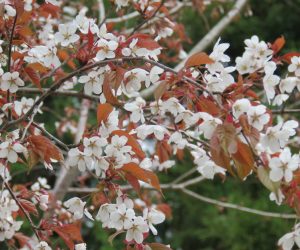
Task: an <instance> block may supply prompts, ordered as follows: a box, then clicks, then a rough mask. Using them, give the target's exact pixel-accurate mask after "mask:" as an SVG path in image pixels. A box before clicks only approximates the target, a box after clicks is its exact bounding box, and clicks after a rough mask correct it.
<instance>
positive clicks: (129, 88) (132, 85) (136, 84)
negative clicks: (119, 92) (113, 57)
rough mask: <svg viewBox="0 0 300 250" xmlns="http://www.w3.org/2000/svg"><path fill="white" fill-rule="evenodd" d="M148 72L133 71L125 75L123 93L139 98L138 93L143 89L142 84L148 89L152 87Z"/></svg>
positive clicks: (142, 70)
mask: <svg viewBox="0 0 300 250" xmlns="http://www.w3.org/2000/svg"><path fill="white" fill-rule="evenodd" d="M148 74H149V73H148V72H147V71H146V70H144V69H139V68H136V69H132V70H130V71H127V72H126V73H125V74H124V80H123V82H122V87H123V91H124V93H125V94H126V95H128V96H138V95H139V94H138V91H139V90H140V89H141V87H142V85H141V84H142V83H145V86H146V87H147V88H148V87H149V85H150V79H149V76H148Z"/></svg>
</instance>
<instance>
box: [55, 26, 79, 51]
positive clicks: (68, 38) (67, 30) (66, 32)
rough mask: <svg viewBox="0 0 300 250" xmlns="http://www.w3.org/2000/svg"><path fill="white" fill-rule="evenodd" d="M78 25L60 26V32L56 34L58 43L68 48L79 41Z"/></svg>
mask: <svg viewBox="0 0 300 250" xmlns="http://www.w3.org/2000/svg"><path fill="white" fill-rule="evenodd" d="M76 30H77V25H76V24H75V23H73V22H72V23H67V24H59V25H58V32H57V33H55V35H54V36H55V41H56V43H60V44H61V46H64V47H67V46H69V45H70V44H72V43H75V42H77V41H78V40H79V38H80V37H79V35H77V34H76Z"/></svg>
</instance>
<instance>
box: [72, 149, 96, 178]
mask: <svg viewBox="0 0 300 250" xmlns="http://www.w3.org/2000/svg"><path fill="white" fill-rule="evenodd" d="M68 156H69V160H68V163H69V165H70V166H71V167H75V166H78V169H79V170H80V171H81V172H83V171H85V170H86V169H87V168H88V169H91V167H92V165H93V159H92V157H91V152H88V153H87V152H81V151H79V149H78V148H72V149H70V151H69V153H68Z"/></svg>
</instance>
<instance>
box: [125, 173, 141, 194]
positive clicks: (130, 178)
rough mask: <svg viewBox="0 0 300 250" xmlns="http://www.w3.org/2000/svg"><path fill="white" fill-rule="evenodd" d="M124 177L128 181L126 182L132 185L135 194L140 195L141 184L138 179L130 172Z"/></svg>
mask: <svg viewBox="0 0 300 250" xmlns="http://www.w3.org/2000/svg"><path fill="white" fill-rule="evenodd" d="M125 178H126V180H127V181H128V183H129V184H130V185H131V186H132V187H133V189H134V190H135V191H136V192H137V194H139V195H140V192H141V185H140V183H139V180H138V179H137V178H136V177H135V176H133V175H132V174H130V173H126V175H125Z"/></svg>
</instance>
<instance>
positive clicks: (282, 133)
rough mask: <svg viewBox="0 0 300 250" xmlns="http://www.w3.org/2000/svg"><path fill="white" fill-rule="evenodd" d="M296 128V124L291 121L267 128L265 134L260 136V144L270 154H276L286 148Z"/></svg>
mask: <svg viewBox="0 0 300 250" xmlns="http://www.w3.org/2000/svg"><path fill="white" fill-rule="evenodd" d="M296 128H298V122H296V121H293V120H290V121H287V122H285V123H279V124H277V125H276V126H274V127H269V128H267V131H266V134H264V135H262V137H261V139H260V142H261V144H262V146H263V147H265V148H268V149H269V150H270V151H271V152H273V153H275V152H278V151H279V150H280V148H283V147H285V146H286V144H287V142H288V139H289V138H290V136H293V135H295V134H296V131H295V129H296Z"/></svg>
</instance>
